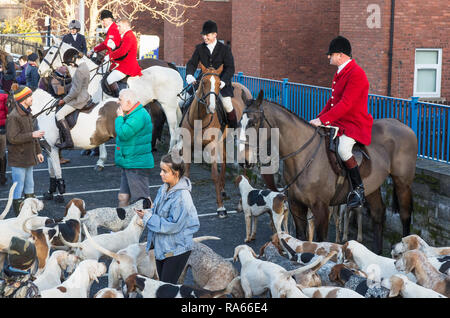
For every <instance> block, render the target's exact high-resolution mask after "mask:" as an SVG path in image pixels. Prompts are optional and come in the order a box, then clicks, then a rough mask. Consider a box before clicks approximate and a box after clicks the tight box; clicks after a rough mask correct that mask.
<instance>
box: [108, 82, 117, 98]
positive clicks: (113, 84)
mask: <svg viewBox="0 0 450 318" xmlns="http://www.w3.org/2000/svg"><path fill="white" fill-rule="evenodd" d="M109 89H110V90H111V93H112V96H113V97H116V98H118V97H119V91H120V89H119V84H117V82H114V83H112V84H111V85H109Z"/></svg>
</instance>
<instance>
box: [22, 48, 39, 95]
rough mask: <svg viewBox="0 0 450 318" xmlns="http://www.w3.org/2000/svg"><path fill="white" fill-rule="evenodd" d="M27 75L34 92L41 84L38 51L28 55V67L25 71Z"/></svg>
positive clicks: (28, 84)
mask: <svg viewBox="0 0 450 318" xmlns="http://www.w3.org/2000/svg"><path fill="white" fill-rule="evenodd" d="M25 77H26V80H27V84H26V85H27V86H28V87H29V88H30V89H31V90H32V91H33V92H34V91H35V90H36V88H38V85H39V79H40V78H41V77H40V76H39V71H38V55H37V54H36V53H31V54H30V55H28V67H27V70H26V72H25Z"/></svg>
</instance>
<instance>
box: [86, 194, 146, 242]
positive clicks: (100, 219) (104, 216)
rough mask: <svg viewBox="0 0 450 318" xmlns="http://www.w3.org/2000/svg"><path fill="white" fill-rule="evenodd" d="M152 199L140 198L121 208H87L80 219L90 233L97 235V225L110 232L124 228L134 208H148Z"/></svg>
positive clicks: (133, 213)
mask: <svg viewBox="0 0 450 318" xmlns="http://www.w3.org/2000/svg"><path fill="white" fill-rule="evenodd" d="M151 204H152V201H151V199H150V198H141V199H139V200H137V201H136V202H135V203H133V204H131V205H129V206H126V207H123V208H110V207H105V208H97V209H93V210H89V211H87V212H86V215H85V216H84V217H83V218H82V219H81V222H82V223H83V224H85V225H86V226H87V228H88V230H89V233H90V234H91V235H97V234H98V232H97V227H99V226H102V227H104V228H106V229H108V230H110V231H112V232H117V231H121V230H123V229H125V228H126V227H127V226H128V224H129V223H130V221H131V219H132V218H133V216H134V215H135V214H136V212H135V209H138V210H142V209H149V208H150V207H151Z"/></svg>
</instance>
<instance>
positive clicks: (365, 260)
mask: <svg viewBox="0 0 450 318" xmlns="http://www.w3.org/2000/svg"><path fill="white" fill-rule="evenodd" d="M342 252H343V257H342V258H340V260H339V263H343V260H344V259H343V258H345V260H347V261H349V262H353V263H355V264H356V265H358V267H359V268H360V269H361V270H363V271H364V272H366V273H367V272H369V270H368V269H370V268H371V267H373V266H374V264H375V265H376V266H377V269H378V270H379V275H380V278H389V277H391V276H392V275H395V274H404V273H401V272H400V271H399V270H398V269H397V268H396V266H395V260H394V259H392V258H387V257H383V256H380V255H377V254H375V253H373V252H372V251H370V250H369V249H368V248H367V247H365V246H364V245H363V244H361V243H358V242H356V241H354V240H351V241H348V242H347V243H345V244H344V246H343V247H342ZM409 276H410V277H411V278H410V279H412V280H414V281H415V278H414V276H413V275H409Z"/></svg>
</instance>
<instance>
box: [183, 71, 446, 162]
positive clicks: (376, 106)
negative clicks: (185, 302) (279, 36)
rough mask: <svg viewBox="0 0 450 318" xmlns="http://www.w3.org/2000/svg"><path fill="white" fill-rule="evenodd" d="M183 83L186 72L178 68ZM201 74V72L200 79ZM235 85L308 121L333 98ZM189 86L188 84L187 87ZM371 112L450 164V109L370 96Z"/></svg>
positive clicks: (290, 87)
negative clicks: (395, 123)
mask: <svg viewBox="0 0 450 318" xmlns="http://www.w3.org/2000/svg"><path fill="white" fill-rule="evenodd" d="M177 68H178V70H179V72H180V73H181V76H182V77H183V79H185V77H186V76H185V74H186V68H185V67H183V66H178V67H177ZM198 72H199V70H197V73H196V76H197V75H198ZM232 81H233V82H239V83H241V84H243V85H244V86H246V87H247V88H248V89H249V90H250V92H251V93H252V96H253V98H256V96H258V94H259V91H260V90H261V89H262V90H264V98H265V99H267V100H270V101H272V102H276V103H278V104H280V105H283V106H284V107H286V108H288V109H289V110H291V111H292V112H294V113H295V114H297V115H298V116H300V117H302V118H303V119H305V120H311V119H313V118H315V117H316V116H317V114H318V113H319V112H320V111H321V110H322V108H323V106H324V105H325V104H326V102H327V100H328V99H329V98H330V96H331V89H330V88H327V87H320V86H313V85H305V84H300V83H291V82H289V81H288V79H287V78H285V79H283V80H282V81H279V80H271V79H265V78H259V77H253V76H245V75H244V74H243V73H242V72H239V73H238V74H235V75H234V76H233V79H232ZM185 84H186V83H185ZM367 106H368V110H369V113H370V114H371V115H372V116H373V118H374V119H380V118H397V119H398V120H400V121H401V122H402V123H404V124H406V125H408V126H409V127H411V129H412V130H413V131H414V133H415V134H416V136H417V140H418V157H420V158H426V159H431V160H435V161H440V162H444V163H447V164H450V106H446V105H439V104H432V103H425V102H419V100H418V98H417V97H411V99H402V98H394V97H387V96H381V95H374V94H369V99H368V103H367Z"/></svg>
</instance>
